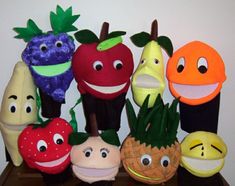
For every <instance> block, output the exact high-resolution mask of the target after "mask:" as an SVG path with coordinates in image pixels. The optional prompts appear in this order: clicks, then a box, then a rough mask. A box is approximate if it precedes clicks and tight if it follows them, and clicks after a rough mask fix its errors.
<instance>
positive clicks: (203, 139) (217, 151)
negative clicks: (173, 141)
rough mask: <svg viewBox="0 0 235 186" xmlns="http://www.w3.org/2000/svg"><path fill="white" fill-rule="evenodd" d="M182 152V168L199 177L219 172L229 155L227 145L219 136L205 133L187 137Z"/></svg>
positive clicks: (200, 132) (195, 133) (183, 142)
mask: <svg viewBox="0 0 235 186" xmlns="http://www.w3.org/2000/svg"><path fill="white" fill-rule="evenodd" d="M181 150H182V157H181V166H183V167H184V168H185V169H187V170H188V171H189V172H190V173H192V174H193V175H196V176H199V177H209V176H212V175H214V174H216V173H217V172H219V171H220V170H221V169H222V168H223V166H224V161H225V160H224V158H225V156H226V154H227V147H226V144H225V143H224V142H223V140H222V139H221V138H220V137H219V136H218V135H216V134H214V133H211V132H203V131H197V132H193V133H191V134H189V135H188V136H186V138H185V139H184V140H183V141H182V143H181Z"/></svg>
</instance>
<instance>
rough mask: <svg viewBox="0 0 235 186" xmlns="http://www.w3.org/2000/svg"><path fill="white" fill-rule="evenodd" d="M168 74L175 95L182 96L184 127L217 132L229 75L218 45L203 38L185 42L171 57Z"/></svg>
mask: <svg viewBox="0 0 235 186" xmlns="http://www.w3.org/2000/svg"><path fill="white" fill-rule="evenodd" d="M166 75H167V79H168V84H169V89H170V91H171V93H172V95H173V96H174V97H176V98H179V100H180V119H181V128H182V129H183V130H185V131H186V132H189V133H190V132H194V131H199V130H201V131H209V132H214V133H216V132H217V126H218V115H219V103H220V90H221V88H222V84H223V82H224V81H225V79H226V75H225V67H224V63H223V60H222V58H221V57H220V55H219V54H218V53H217V52H216V51H215V49H213V48H212V47H210V46H209V45H207V44H205V43H203V42H200V41H193V42H190V43H188V44H186V45H185V46H183V47H181V48H180V49H178V50H177V51H176V52H175V53H174V54H173V56H172V57H171V58H170V59H169V61H168V63H167V70H166Z"/></svg>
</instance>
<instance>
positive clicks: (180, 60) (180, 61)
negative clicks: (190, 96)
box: [177, 57, 185, 73]
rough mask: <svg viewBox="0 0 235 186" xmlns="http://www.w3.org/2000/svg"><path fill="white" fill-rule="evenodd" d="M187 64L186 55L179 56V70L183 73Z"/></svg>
mask: <svg viewBox="0 0 235 186" xmlns="http://www.w3.org/2000/svg"><path fill="white" fill-rule="evenodd" d="M184 66H185V59H184V57H181V58H179V61H178V65H177V72H179V73H181V72H182V71H183V70H184Z"/></svg>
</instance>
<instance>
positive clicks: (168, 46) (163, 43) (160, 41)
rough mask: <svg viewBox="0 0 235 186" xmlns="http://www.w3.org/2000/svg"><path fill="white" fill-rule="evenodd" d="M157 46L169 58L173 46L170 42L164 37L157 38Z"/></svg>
mask: <svg viewBox="0 0 235 186" xmlns="http://www.w3.org/2000/svg"><path fill="white" fill-rule="evenodd" d="M157 42H158V44H159V45H160V46H161V47H162V48H163V49H164V50H165V51H166V53H167V54H168V55H169V56H170V57H171V56H172V54H173V45H172V42H171V40H170V39H169V38H168V37H166V36H159V37H158V38H157Z"/></svg>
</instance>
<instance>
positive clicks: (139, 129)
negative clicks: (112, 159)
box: [121, 95, 181, 184]
mask: <svg viewBox="0 0 235 186" xmlns="http://www.w3.org/2000/svg"><path fill="white" fill-rule="evenodd" d="M148 100H149V95H148V96H147V97H146V99H145V101H144V103H143V105H142V106H141V108H140V110H139V113H138V116H137V117H136V115H135V112H134V109H133V107H132V105H131V103H130V101H129V100H127V104H126V108H127V115H128V120H129V125H130V130H131V132H130V135H129V136H128V137H127V138H126V139H125V141H124V142H123V144H122V147H121V160H122V163H123V166H124V168H125V170H126V171H127V173H128V174H129V175H130V176H131V177H132V178H134V179H135V180H137V181H140V182H143V183H147V184H159V183H163V182H166V181H167V180H169V179H170V178H171V177H173V176H174V174H175V172H176V170H177V168H178V165H179V162H180V156H181V150H180V144H179V143H178V141H177V138H176V134H177V128H178V124H179V114H178V112H176V108H177V102H178V100H174V101H173V103H172V104H171V106H169V104H166V105H164V103H163V102H162V99H161V96H160V95H159V96H158V97H157V99H156V102H155V103H154V105H153V107H152V108H151V109H148Z"/></svg>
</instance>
